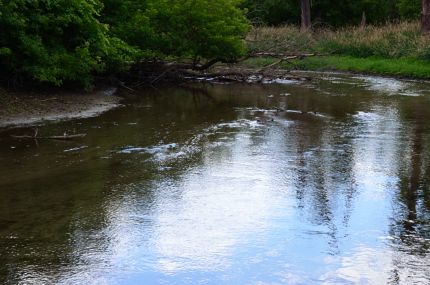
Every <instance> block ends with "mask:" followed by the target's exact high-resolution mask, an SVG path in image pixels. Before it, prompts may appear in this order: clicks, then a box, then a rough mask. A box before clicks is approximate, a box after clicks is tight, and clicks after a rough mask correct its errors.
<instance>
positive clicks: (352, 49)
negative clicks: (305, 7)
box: [242, 22, 430, 79]
mask: <svg viewBox="0 0 430 285" xmlns="http://www.w3.org/2000/svg"><path fill="white" fill-rule="evenodd" d="M247 46H248V49H249V50H250V51H251V52H271V53H282V54H295V53H319V54H324V56H318V57H309V58H305V59H304V60H292V61H284V62H282V63H280V64H279V65H277V66H278V67H281V68H286V69H300V70H341V71H353V72H363V73H374V74H383V75H394V76H404V77H413V78H423V79H430V37H429V36H423V35H422V34H421V32H420V29H419V24H418V23H415V22H413V23H399V24H388V25H385V26H380V27H374V26H368V27H366V28H359V27H356V28H345V29H341V30H338V31H331V30H318V31H314V32H313V33H301V32H300V31H299V29H298V28H296V27H292V26H284V27H276V28H274V27H260V28H255V29H254V30H253V31H252V32H251V33H250V34H249V35H248V37H247ZM275 61H276V59H270V58H252V59H249V60H247V61H245V62H243V63H242V64H243V65H244V66H247V67H262V66H266V65H268V64H270V63H273V62H275Z"/></svg>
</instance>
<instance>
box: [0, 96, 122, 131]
mask: <svg viewBox="0 0 430 285" xmlns="http://www.w3.org/2000/svg"><path fill="white" fill-rule="evenodd" d="M115 92H116V89H115V88H105V89H102V90H97V91H94V92H88V93H77V92H63V91H61V92H49V93H48V92H46V93H43V92H23V91H16V92H10V91H7V92H6V91H4V90H1V89H0V106H1V108H0V128H8V127H16V126H29V125H33V124H39V123H41V122H45V121H57V120H67V119H76V118H88V117H93V116H96V115H99V114H101V113H103V112H106V111H108V110H111V109H113V108H117V107H119V106H120V101H121V98H120V97H118V96H115Z"/></svg>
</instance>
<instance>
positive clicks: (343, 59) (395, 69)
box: [241, 55, 430, 79]
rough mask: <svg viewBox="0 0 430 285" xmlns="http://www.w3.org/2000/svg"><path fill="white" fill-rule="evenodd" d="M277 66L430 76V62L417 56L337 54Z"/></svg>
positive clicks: (257, 63)
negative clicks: (364, 56)
mask: <svg viewBox="0 0 430 285" xmlns="http://www.w3.org/2000/svg"><path fill="white" fill-rule="evenodd" d="M276 61H277V59H273V58H254V59H249V60H247V61H245V62H243V63H242V64H241V65H242V66H244V67H250V68H260V67H264V66H266V65H269V64H271V63H274V62H276ZM277 66H278V67H279V68H282V69H288V70H313V71H336V70H338V71H351V72H360V73H369V74H380V75H388V76H396V77H408V78H417V79H430V63H428V62H427V61H423V60H419V59H414V58H399V59H387V58H378V57H368V58H357V57H352V56H341V55H333V56H322V57H309V58H305V59H303V60H292V61H286V62H282V63H280V64H279V65H277Z"/></svg>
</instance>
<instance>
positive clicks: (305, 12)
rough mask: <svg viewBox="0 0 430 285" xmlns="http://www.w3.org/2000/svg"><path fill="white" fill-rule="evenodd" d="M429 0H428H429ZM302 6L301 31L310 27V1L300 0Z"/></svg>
mask: <svg viewBox="0 0 430 285" xmlns="http://www.w3.org/2000/svg"><path fill="white" fill-rule="evenodd" d="M429 1H430V0H429ZM300 2H301V8H302V31H308V30H310V29H311V25H312V23H311V3H310V0H300Z"/></svg>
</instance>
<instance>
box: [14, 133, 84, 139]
mask: <svg viewBox="0 0 430 285" xmlns="http://www.w3.org/2000/svg"><path fill="white" fill-rule="evenodd" d="M86 135H87V134H75V135H62V136H48V137H43V136H29V135H23V136H15V135H12V136H11V137H12V138H15V139H46V140H73V139H78V138H83V137H85V136H86Z"/></svg>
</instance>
